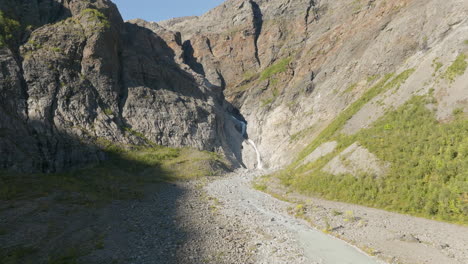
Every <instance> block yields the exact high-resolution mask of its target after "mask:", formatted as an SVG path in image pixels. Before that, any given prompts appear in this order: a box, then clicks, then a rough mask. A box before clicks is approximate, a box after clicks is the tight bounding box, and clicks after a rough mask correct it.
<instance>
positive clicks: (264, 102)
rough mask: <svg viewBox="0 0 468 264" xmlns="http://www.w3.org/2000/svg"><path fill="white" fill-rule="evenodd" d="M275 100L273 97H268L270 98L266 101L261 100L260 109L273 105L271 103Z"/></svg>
mask: <svg viewBox="0 0 468 264" xmlns="http://www.w3.org/2000/svg"><path fill="white" fill-rule="evenodd" d="M274 100H275V97H270V98H267V99H264V100H262V105H261V107H265V106H267V105H269V104H271V103H273V101H274Z"/></svg>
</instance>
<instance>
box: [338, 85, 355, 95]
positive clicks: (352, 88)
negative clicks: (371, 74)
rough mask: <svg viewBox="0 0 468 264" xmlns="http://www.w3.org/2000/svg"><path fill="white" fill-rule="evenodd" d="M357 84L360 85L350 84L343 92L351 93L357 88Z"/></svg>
mask: <svg viewBox="0 0 468 264" xmlns="http://www.w3.org/2000/svg"><path fill="white" fill-rule="evenodd" d="M357 86H358V84H357V83H353V84H351V85H350V86H348V88H346V90H344V91H343V93H342V94H346V93H350V92H352V91H354V89H356V87H357Z"/></svg>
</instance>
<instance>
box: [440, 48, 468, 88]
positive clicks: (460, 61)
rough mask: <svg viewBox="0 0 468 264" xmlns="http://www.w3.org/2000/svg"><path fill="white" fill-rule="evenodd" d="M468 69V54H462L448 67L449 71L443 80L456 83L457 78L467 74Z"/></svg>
mask: <svg viewBox="0 0 468 264" xmlns="http://www.w3.org/2000/svg"><path fill="white" fill-rule="evenodd" d="M467 67H468V63H467V62H466V54H464V53H462V54H460V55H458V56H457V58H456V59H455V61H454V62H453V63H452V65H450V67H448V69H447V71H446V72H445V73H444V75H443V78H444V79H446V80H449V81H450V82H453V81H455V78H456V77H458V76H460V75H463V74H464V73H465V71H466V68H467Z"/></svg>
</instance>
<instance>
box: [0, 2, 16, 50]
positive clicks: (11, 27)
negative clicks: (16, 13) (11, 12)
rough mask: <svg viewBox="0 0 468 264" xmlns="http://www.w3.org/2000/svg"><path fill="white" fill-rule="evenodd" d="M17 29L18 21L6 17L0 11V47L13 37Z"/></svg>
mask: <svg viewBox="0 0 468 264" xmlns="http://www.w3.org/2000/svg"><path fill="white" fill-rule="evenodd" d="M19 29H20V23H19V22H18V21H16V20H13V19H10V18H8V17H6V16H5V15H4V14H3V12H2V11H0V48H3V47H4V46H5V45H7V44H8V42H10V41H11V40H13V39H14V38H15V35H16V34H17V32H18V31H19Z"/></svg>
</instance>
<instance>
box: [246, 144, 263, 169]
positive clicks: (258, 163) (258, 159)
mask: <svg viewBox="0 0 468 264" xmlns="http://www.w3.org/2000/svg"><path fill="white" fill-rule="evenodd" d="M247 142H249V144H250V145H251V146H252V147H253V148H254V149H255V153H257V169H259V170H263V164H262V159H261V158H260V151H258V149H257V146H256V145H255V143H254V142H253V141H252V140H251V139H248V140H247Z"/></svg>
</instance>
